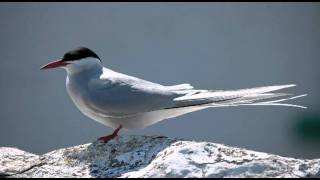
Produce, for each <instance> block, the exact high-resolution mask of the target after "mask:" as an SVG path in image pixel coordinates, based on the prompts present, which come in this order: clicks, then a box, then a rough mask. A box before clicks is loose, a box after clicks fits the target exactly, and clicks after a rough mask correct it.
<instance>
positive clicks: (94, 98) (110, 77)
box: [88, 70, 180, 115]
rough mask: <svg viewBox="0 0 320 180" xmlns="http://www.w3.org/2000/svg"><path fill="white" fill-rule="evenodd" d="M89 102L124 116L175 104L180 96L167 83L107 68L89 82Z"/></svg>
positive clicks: (104, 111) (106, 110)
mask: <svg viewBox="0 0 320 180" xmlns="http://www.w3.org/2000/svg"><path fill="white" fill-rule="evenodd" d="M88 90H89V92H90V93H88V96H89V102H88V103H90V104H89V105H90V106H91V108H93V109H95V110H96V111H99V112H101V113H103V114H110V115H124V114H132V113H142V112H149V111H154V110H159V109H165V108H168V107H172V106H174V104H175V102H174V101H173V99H174V98H176V97H179V96H180V95H179V94H178V93H176V92H174V91H172V90H170V89H167V88H166V86H162V85H160V84H156V83H152V82H149V81H145V80H142V79H139V78H135V77H132V76H127V75H124V74H120V73H116V72H113V71H109V70H108V71H106V72H104V74H103V75H102V76H101V77H100V78H99V79H93V80H91V81H90V82H89V84H88Z"/></svg>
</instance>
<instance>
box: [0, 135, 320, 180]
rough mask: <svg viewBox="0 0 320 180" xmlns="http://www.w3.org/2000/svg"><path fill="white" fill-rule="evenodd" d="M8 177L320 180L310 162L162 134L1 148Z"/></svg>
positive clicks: (319, 168)
mask: <svg viewBox="0 0 320 180" xmlns="http://www.w3.org/2000/svg"><path fill="white" fill-rule="evenodd" d="M0 176H3V177H41V178H43V177H122V178H129V177H320V159H314V160H306V159H294V158H287V157H281V156H277V155H272V154H267V153H261V152H255V151H250V150H246V149H242V148H235V147H228V146H225V145H222V144H215V143H210V142H194V141H184V140H179V139H171V138H167V137H160V136H120V137H118V138H117V139H116V140H112V141H110V142H109V143H107V144H103V143H101V142H99V141H96V142H93V143H89V144H84V145H79V146H74V147H69V148H64V149H58V150H55V151H52V152H49V153H47V154H44V155H41V156H38V155H34V154H31V153H27V152H24V151H21V150H19V149H16V148H7V147H2V148H0Z"/></svg>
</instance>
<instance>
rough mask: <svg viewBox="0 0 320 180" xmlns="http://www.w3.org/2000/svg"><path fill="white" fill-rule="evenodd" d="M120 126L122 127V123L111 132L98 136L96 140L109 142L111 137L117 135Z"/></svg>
mask: <svg viewBox="0 0 320 180" xmlns="http://www.w3.org/2000/svg"><path fill="white" fill-rule="evenodd" d="M121 128H122V125H120V126H119V127H118V128H117V129H115V130H114V131H113V133H112V134H110V135H107V136H103V137H100V138H99V139H98V140H101V141H103V142H104V143H107V142H109V141H110V140H111V139H113V138H115V137H117V136H118V132H119V131H120V129H121Z"/></svg>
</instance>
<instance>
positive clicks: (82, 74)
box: [41, 47, 306, 143]
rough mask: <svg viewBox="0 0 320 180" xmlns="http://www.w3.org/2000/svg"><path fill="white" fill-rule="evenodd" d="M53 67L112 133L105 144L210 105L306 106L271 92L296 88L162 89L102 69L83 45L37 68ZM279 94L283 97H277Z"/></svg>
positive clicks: (88, 113) (81, 103)
mask: <svg viewBox="0 0 320 180" xmlns="http://www.w3.org/2000/svg"><path fill="white" fill-rule="evenodd" d="M51 68H63V69H65V70H66V71H67V78H66V89H67V92H68V94H69V96H70V97H71V99H72V101H73V103H74V104H75V105H76V107H77V108H78V109H79V110H80V111H81V112H82V113H83V114H84V115H86V116H88V117H89V118H91V119H93V120H96V121H98V122H100V123H102V124H104V125H106V126H109V127H111V128H113V129H114V131H113V133H112V134H110V135H107V136H103V137H100V138H99V140H102V141H103V142H104V143H107V142H108V141H110V140H111V139H113V138H115V137H116V136H117V135H118V132H119V130H120V129H121V128H124V129H139V128H145V127H147V126H150V125H152V124H155V123H157V122H159V121H162V120H165V119H169V118H174V117H177V116H180V115H183V114H186V113H190V112H194V111H198V110H202V109H206V108H210V107H229V106H246V105H248V106H249V105H255V106H258V105H273V106H274V105H276V106H291V107H298V108H306V107H304V106H300V105H294V104H284V103H281V102H283V101H286V100H291V99H295V98H299V97H303V96H306V94H302V95H299V96H292V94H287V93H274V91H276V90H280V89H285V88H289V87H293V86H295V84H287V85H272V86H264V87H255V88H247V89H237V90H200V89H195V88H194V87H193V86H191V85H190V84H178V85H171V86H166V85H161V84H158V83H153V82H150V81H146V80H143V79H140V78H137V77H133V76H129V75H126V74H122V73H119V72H116V71H113V70H111V69H108V68H106V67H103V65H102V61H101V59H100V57H99V56H98V55H97V54H96V53H95V52H94V51H92V50H90V49H89V48H86V47H78V48H75V49H72V50H70V51H67V52H66V53H65V54H64V55H63V57H62V58H60V59H58V60H56V61H53V62H51V63H49V64H47V65H45V66H43V67H42V68H41V69H51ZM283 96H287V97H286V98H279V97H283ZM270 98H275V100H270ZM266 99H268V101H267V100H266Z"/></svg>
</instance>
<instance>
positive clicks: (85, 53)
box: [61, 47, 101, 61]
mask: <svg viewBox="0 0 320 180" xmlns="http://www.w3.org/2000/svg"><path fill="white" fill-rule="evenodd" d="M88 57H92V58H97V59H99V60H100V61H101V59H100V58H99V56H98V55H97V54H96V53H95V52H93V51H92V50H91V49H89V48H86V47H78V48H75V49H72V50H70V51H68V52H66V53H65V54H64V55H63V57H62V59H61V61H77V60H80V59H84V58H88Z"/></svg>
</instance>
